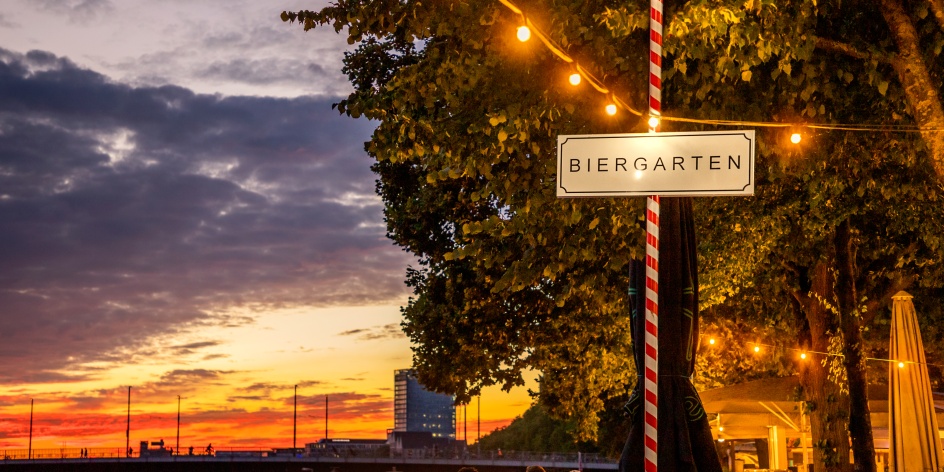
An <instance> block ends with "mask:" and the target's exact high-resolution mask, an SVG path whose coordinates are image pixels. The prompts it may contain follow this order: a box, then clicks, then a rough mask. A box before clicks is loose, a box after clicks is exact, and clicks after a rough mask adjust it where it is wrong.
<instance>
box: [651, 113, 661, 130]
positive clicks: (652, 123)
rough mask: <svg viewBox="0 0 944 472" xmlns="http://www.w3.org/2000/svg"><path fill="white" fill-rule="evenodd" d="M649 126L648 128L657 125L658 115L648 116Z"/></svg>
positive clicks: (656, 126)
mask: <svg viewBox="0 0 944 472" xmlns="http://www.w3.org/2000/svg"><path fill="white" fill-rule="evenodd" d="M649 127H650V128H653V129H655V128H658V127H659V117H658V116H650V117H649Z"/></svg>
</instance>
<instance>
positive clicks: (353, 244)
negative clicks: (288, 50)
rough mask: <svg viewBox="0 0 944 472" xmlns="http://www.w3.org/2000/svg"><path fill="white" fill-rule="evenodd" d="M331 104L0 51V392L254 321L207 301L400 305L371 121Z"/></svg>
mask: <svg viewBox="0 0 944 472" xmlns="http://www.w3.org/2000/svg"><path fill="white" fill-rule="evenodd" d="M73 3H75V2H73ZM76 5H78V4H76ZM334 101H337V99H336V98H332V97H299V98H295V99H278V98H264V97H221V96H210V95H199V94H195V93H193V92H191V91H189V90H187V89H184V88H180V87H175V86H163V87H131V86H128V85H124V84H120V83H114V82H112V81H110V80H108V79H107V78H106V77H104V76H102V75H100V74H97V73H95V72H93V71H90V70H85V69H81V68H79V67H77V66H75V65H74V64H73V63H71V62H70V61H68V60H67V59H64V58H60V57H56V56H53V55H52V54H49V53H45V52H30V53H28V54H25V55H19V54H14V53H11V52H8V51H4V50H0V260H2V261H3V264H2V267H0V307H2V308H0V383H5V384H14V383H19V382H23V381H25V380H26V379H27V377H31V378H35V377H37V376H54V375H58V376H60V377H64V378H65V379H66V380H68V379H69V378H70V375H79V376H81V375H89V374H88V373H87V372H86V373H84V374H83V373H79V374H74V370H68V372H70V374H63V373H61V372H66V371H67V370H65V369H69V368H70V366H75V365H77V364H79V363H83V362H91V361H107V362H122V361H130V360H133V359H134V358H135V356H141V355H143V354H144V353H148V354H154V355H160V354H161V349H160V348H159V347H155V346H154V345H153V342H152V340H153V339H154V338H155V337H158V336H163V335H171V334H174V333H180V332H187V331H189V330H192V329H195V328H197V327H203V326H242V325H245V324H248V323H252V322H253V319H252V317H249V316H236V317H228V316H216V315H212V314H211V313H215V311H214V310H215V309H218V308H220V307H230V306H243V307H247V308H254V309H258V308H260V307H263V308H264V307H281V306H290V305H294V304H308V305H332V304H366V303H379V302H388V301H390V300H394V299H399V298H400V297H401V296H402V295H403V294H404V293H405V292H404V287H403V283H402V274H403V267H404V266H405V265H406V264H407V263H409V260H408V258H407V256H406V255H405V254H403V253H402V252H400V251H398V250H397V249H395V248H394V247H393V246H392V245H391V244H390V242H389V241H388V240H387V239H386V238H384V235H383V233H384V230H383V227H382V225H381V222H382V206H381V204H380V202H379V200H378V199H377V198H376V197H375V196H374V195H373V185H374V183H373V182H374V177H373V175H372V174H371V173H370V171H369V164H370V161H369V159H368V157H367V156H366V155H365V154H364V152H363V142H364V141H366V140H367V139H368V138H369V135H370V131H371V125H370V124H369V123H366V122H364V121H360V120H351V119H347V118H344V117H340V116H338V115H337V113H336V112H335V111H333V110H331V103H332V102H334ZM387 331H389V330H387ZM371 332H372V333H374V335H379V334H378V333H383V332H385V331H384V330H383V329H380V330H379V331H378V330H377V329H373V330H371ZM388 334H390V333H389V332H388ZM368 335H369V334H368ZM216 343H217V341H208V342H205V343H197V344H192V345H182V346H171V347H170V349H169V350H168V349H166V348H165V349H164V353H165V355H166V354H167V353H171V354H173V353H174V352H178V353H181V352H186V353H193V352H194V351H196V350H199V349H202V348H207V347H212V346H214V345H216Z"/></svg>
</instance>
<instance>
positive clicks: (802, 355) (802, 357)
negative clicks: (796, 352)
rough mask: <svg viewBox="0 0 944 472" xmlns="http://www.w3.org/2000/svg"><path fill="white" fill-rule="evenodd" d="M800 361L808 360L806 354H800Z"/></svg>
mask: <svg viewBox="0 0 944 472" xmlns="http://www.w3.org/2000/svg"><path fill="white" fill-rule="evenodd" d="M800 359H803V360H806V353H805V352H801V353H800Z"/></svg>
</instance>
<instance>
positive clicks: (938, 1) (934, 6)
mask: <svg viewBox="0 0 944 472" xmlns="http://www.w3.org/2000/svg"><path fill="white" fill-rule="evenodd" d="M928 3H930V4H931V13H933V14H934V19H935V20H937V24H938V26H940V27H941V29H944V0H930V1H929V2H928Z"/></svg>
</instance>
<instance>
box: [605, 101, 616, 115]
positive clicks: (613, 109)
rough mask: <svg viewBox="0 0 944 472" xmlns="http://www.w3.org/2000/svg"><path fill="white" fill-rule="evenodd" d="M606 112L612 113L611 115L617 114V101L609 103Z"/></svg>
mask: <svg viewBox="0 0 944 472" xmlns="http://www.w3.org/2000/svg"><path fill="white" fill-rule="evenodd" d="M606 114H607V115H610V116H613V115H615V114H616V104H615V103H610V104H608V105H607V106H606Z"/></svg>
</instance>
